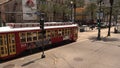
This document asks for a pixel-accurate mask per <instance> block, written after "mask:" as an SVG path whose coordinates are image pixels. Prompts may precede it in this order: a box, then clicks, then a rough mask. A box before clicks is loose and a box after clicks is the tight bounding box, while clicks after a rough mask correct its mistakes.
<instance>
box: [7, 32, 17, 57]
mask: <svg viewBox="0 0 120 68" xmlns="http://www.w3.org/2000/svg"><path fill="white" fill-rule="evenodd" d="M8 48H9V49H8V50H9V55H14V54H16V44H15V34H13V33H11V34H8Z"/></svg>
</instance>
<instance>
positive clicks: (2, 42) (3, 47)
mask: <svg viewBox="0 0 120 68" xmlns="http://www.w3.org/2000/svg"><path fill="white" fill-rule="evenodd" d="M6 56H8V47H7V35H6V34H0V57H6Z"/></svg>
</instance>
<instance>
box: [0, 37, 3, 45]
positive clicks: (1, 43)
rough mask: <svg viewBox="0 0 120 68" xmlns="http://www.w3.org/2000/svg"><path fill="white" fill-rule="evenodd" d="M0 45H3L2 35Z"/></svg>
mask: <svg viewBox="0 0 120 68" xmlns="http://www.w3.org/2000/svg"><path fill="white" fill-rule="evenodd" d="M0 45H3V39H2V36H1V35H0Z"/></svg>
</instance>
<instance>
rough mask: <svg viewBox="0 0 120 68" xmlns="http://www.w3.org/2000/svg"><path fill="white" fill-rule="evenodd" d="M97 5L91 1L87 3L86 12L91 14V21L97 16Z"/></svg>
mask: <svg viewBox="0 0 120 68" xmlns="http://www.w3.org/2000/svg"><path fill="white" fill-rule="evenodd" d="M96 11H97V5H96V4H95V3H90V4H88V5H87V7H86V9H85V12H86V13H87V14H88V15H90V17H91V21H92V22H93V20H94V19H95V18H96Z"/></svg>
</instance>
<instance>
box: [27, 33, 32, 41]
mask: <svg viewBox="0 0 120 68" xmlns="http://www.w3.org/2000/svg"><path fill="white" fill-rule="evenodd" d="M27 41H32V34H31V32H27Z"/></svg>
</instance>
